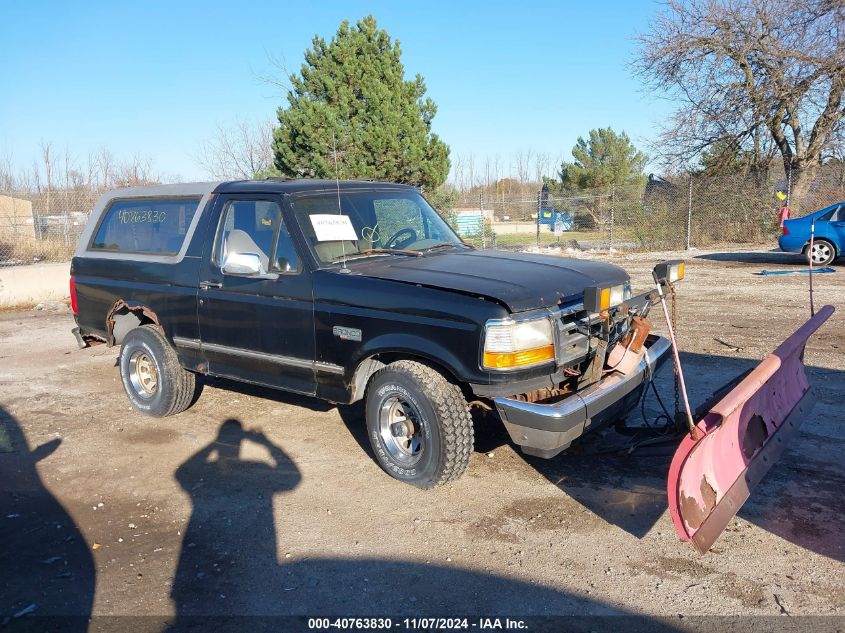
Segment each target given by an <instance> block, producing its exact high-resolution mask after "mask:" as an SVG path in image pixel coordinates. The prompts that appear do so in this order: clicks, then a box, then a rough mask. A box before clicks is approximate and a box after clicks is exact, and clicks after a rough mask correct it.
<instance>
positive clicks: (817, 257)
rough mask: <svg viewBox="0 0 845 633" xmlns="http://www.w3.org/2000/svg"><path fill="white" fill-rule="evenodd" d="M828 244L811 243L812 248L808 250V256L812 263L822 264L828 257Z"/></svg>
mask: <svg viewBox="0 0 845 633" xmlns="http://www.w3.org/2000/svg"><path fill="white" fill-rule="evenodd" d="M830 253H831V251H830V246H828V245H827V244H818V243H816V244H813V249H812V250H811V251H810V258H811V259H812V260H813V263H814V264H823V263H824V262H826V261H827V260H828V259H830Z"/></svg>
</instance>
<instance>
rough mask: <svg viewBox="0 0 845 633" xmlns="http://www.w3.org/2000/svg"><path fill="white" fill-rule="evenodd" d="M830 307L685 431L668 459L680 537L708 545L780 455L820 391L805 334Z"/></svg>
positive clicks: (701, 548)
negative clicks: (810, 369) (811, 377)
mask: <svg viewBox="0 0 845 633" xmlns="http://www.w3.org/2000/svg"><path fill="white" fill-rule="evenodd" d="M831 314H833V306H824V307H823V308H822V309H821V310H819V312H818V313H817V314H816V315H815V316H814V317H812V318H811V319H810V320H809V321H807V322H806V323H805V324H804V325H802V326H801V327H800V328H799V329H798V330H797V331H796V332H795V333H794V334H793V335H792V336H790V337H789V338H788V339H786V340H785V341H784V342H783V343H781V345H780V346H779V347H778V348H777V349H776V350H775V351H774V352H772V353H771V354H769V355H768V356H767V357H766V358H765V359H763V361H762V362H761V363H760V364H759V365H758V366H757V367H755V368H754V369H753V370H752V371H751V373H750V374H748V376H746V377H745V378H744V379H743V380H742V382H740V383H739V384H738V385H737V386H736V387H734V388H733V389H732V390H731V391H730V392H729V393H728V394H727V395H726V396H725V397H724V398H722V400H720V401H719V403H718V404H717V405H716V406H714V407H713V408H712V409H711V410H710V412H709V413H708V414H707V415H706V416H704V418H703V419H702V420H701V421H700V422H699V423H698V424H697V425H696V427H697V428H698V430H699V432H700V433H699V435H700V437H699V439H698V440H697V441H696V440H694V439H692V437H690V435H687V436H685V437H684V439H683V441H682V442H681V445H680V446H679V447H678V450H677V451H675V456H674V457H673V458H672V465H671V466H670V467H669V483H668V493H669V511H670V512H671V514H672V521H673V522H674V524H675V530H676V531H677V532H678V536H679V537H680V539H681V540H682V541H692V544H693V545H694V546H695V548H696V549H697V550H698V551H699V552H700V553H702V554H703V553H704V552H706V551H707V550H709V549H710V546H711V545H713V543H714V542H715V541H716V539H717V538H718V537H719V535H720V534H721V533H722V531H723V530H724V529H725V528H726V527H727V525H728V523H729V522H730V521H731V519H732V518H733V517H734V515H735V514H736V513H737V512H738V511H739V509H740V508H741V507H742V504H743V503H745V501H746V499H748V497H749V495H750V494H751V491H752V490H753V489H754V487H755V486H756V485H757V484H758V483H760V480H761V479H763V476H764V475H765V474H766V473H767V472H768V470H769V468H771V466H772V464H773V463H774V462H775V461H777V459H778V457H780V454H781V453H782V452H783V449H784V448H785V447H786V445H787V443H788V442H789V439H790V438H791V436H792V435H793V434H794V433H795V431H796V430H797V429H798V426H799V425H800V424H801V422H802V421H803V419H804V418H805V417H806V416H807V414H808V413H809V411H810V409H811V408H812V407H813V404H814V402H815V399H814V397H813V392H812V389H811V387H810V383H809V381H808V380H807V375H806V373H805V370H804V362H803V361H804V346H805V345H806V343H807V339H809V338H810V336H811V335H812V334H813V332H815V331H816V330H817V329H819V327H821V325H822V324H823V323H824V322H825V321H827V319H828V318H829V317H830V315H831Z"/></svg>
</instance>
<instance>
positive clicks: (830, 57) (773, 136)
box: [634, 0, 845, 200]
mask: <svg viewBox="0 0 845 633" xmlns="http://www.w3.org/2000/svg"><path fill="white" fill-rule="evenodd" d="M844 27H845V5H843V2H842V0H778V1H777V2H773V1H771V0H668V2H667V9H666V10H665V11H664V12H663V13H661V14H660V15H659V16H658V17H657V18H656V19H655V21H654V22H653V23H652V25H651V28H650V31H649V32H648V33H647V34H645V35H643V36H642V37H641V38H640V43H641V50H640V53H639V58H638V60H637V61H636V62H635V64H634V68H635V70H636V71H637V73H638V74H639V75H640V76H641V77H642V78H643V79H644V80H645V82H646V83H647V84H648V85H650V86H652V87H653V88H656V89H657V90H659V91H662V92H664V93H666V94H667V95H668V96H669V97H670V98H673V99H677V100H678V101H680V103H681V105H680V107H679V109H678V111H677V114H676V116H675V118H674V119H673V120H672V122H671V124H670V125H669V126H668V127H667V128H666V129H665V131H664V134H663V138H662V145H663V146H664V147H670V148H671V149H670V150H669V151H668V152H667V153H666V154H664V156H663V158H664V160H666V161H667V162H670V161H673V160H674V161H684V160H686V161H689V160H692V159H694V158H696V157H699V156H700V155H701V153H702V152H703V151H705V150H706V149H708V148H712V147H714V145H716V144H717V143H722V144H724V143H725V142H726V141H727V142H728V143H733V144H734V146H735V147H737V148H740V149H742V150H743V151H748V152H752V153H753V154H754V155H755V157H756V158H755V159H756V160H758V161H760V162H761V163H762V164H763V166H765V157H766V156H767V152H768V151H769V149H770V147H771V146H772V145H774V147H776V148H777V150H776V151H777V152H778V153H779V154H780V157H781V160H782V161H783V165H784V169H785V171H788V172H791V174H792V192H793V196H792V197H793V198H795V199H797V200H800V199H801V197H802V196H803V194H804V193H805V192H806V191H807V189H808V187H809V185H810V183H811V182H812V180H813V178H814V177H815V174H816V173H817V171H818V168H819V166H820V165H821V162H822V157H823V153H824V151H825V148H826V146H827V145H828V144H829V143H830V140H831V138H832V135H833V134H834V132H835V130H836V128H837V127H838V126H839V125H840V124H841V121H842V119H843V116H845V111H843V107H842V101H843V92H844V91H845V28H844Z"/></svg>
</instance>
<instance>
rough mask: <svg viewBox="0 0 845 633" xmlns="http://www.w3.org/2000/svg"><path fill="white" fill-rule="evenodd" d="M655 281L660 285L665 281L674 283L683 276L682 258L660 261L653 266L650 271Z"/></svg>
mask: <svg viewBox="0 0 845 633" xmlns="http://www.w3.org/2000/svg"><path fill="white" fill-rule="evenodd" d="M651 274H652V275H653V276H654V281H655V283H659V284H660V285H663V284H665V283H666V282H669V283H672V284H673V283H675V282H678V281H680V280H681V279H683V278H684V260H682V259H673V260H670V261H667V262H660V263H659V264H657V266H655V267H654V270H653V271H652V273H651Z"/></svg>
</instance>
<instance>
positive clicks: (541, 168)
mask: <svg viewBox="0 0 845 633" xmlns="http://www.w3.org/2000/svg"><path fill="white" fill-rule="evenodd" d="M551 170H552V157H551V156H550V155H549V154H548V152H537V153H536V154H535V155H534V182H536V183H542V182H543V178H545V177H546V176H549V172H551Z"/></svg>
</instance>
